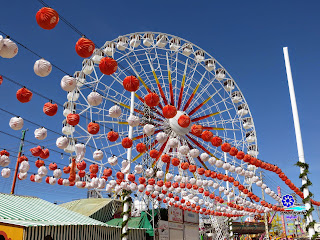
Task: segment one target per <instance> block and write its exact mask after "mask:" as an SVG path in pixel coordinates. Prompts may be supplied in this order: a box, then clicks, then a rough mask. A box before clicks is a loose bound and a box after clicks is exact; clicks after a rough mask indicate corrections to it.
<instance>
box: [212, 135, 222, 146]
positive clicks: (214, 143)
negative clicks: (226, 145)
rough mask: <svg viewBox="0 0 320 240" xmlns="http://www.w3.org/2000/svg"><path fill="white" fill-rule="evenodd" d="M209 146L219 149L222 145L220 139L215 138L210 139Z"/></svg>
mask: <svg viewBox="0 0 320 240" xmlns="http://www.w3.org/2000/svg"><path fill="white" fill-rule="evenodd" d="M211 144H212V145H213V146H215V147H219V146H221V144H222V139H221V138H220V137H218V136H215V137H213V138H212V139H211Z"/></svg>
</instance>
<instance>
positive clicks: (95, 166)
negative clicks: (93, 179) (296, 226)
mask: <svg viewBox="0 0 320 240" xmlns="http://www.w3.org/2000/svg"><path fill="white" fill-rule="evenodd" d="M89 171H90V172H91V173H97V172H98V171H99V166H98V164H91V165H90V167H89Z"/></svg>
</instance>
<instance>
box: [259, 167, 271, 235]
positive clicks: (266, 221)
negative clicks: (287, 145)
mask: <svg viewBox="0 0 320 240" xmlns="http://www.w3.org/2000/svg"><path fill="white" fill-rule="evenodd" d="M260 180H261V181H262V182H263V175H262V171H261V172H260ZM261 191H262V200H263V201H264V200H265V198H264V190H263V189H262V188H261ZM264 227H265V231H266V235H265V238H266V239H268V240H269V239H270V238H269V229H268V218H267V213H266V212H265V213H264Z"/></svg>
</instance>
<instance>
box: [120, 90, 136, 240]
mask: <svg viewBox="0 0 320 240" xmlns="http://www.w3.org/2000/svg"><path fill="white" fill-rule="evenodd" d="M133 113H134V92H131V102H130V116H132V115H133ZM132 136H133V127H132V126H130V125H129V135H128V137H129V138H130V139H132ZM131 158H132V147H131V148H128V150H127V160H128V161H129V164H128V166H127V169H126V170H128V173H130V172H131ZM125 179H126V180H128V174H126V178H125ZM128 197H129V196H127V197H126V199H127V198H128ZM126 199H124V200H126ZM129 206H130V203H127V202H125V203H124V205H123V212H126V211H128V209H129ZM128 218H129V215H128V214H124V215H123V221H126V220H127V219H128ZM126 232H128V225H126V226H125V227H124V228H123V229H122V233H126ZM122 240H128V236H124V237H123V238H122Z"/></svg>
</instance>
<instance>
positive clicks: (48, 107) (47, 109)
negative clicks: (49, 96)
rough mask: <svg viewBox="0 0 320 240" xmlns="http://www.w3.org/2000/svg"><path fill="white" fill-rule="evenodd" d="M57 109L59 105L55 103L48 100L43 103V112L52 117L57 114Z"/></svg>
mask: <svg viewBox="0 0 320 240" xmlns="http://www.w3.org/2000/svg"><path fill="white" fill-rule="evenodd" d="M57 111H58V105H57V104H55V103H54V104H53V103H51V102H47V103H45V104H44V105H43V112H44V113H45V114H46V115H48V116H50V117H52V116H54V115H56V113H57Z"/></svg>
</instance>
